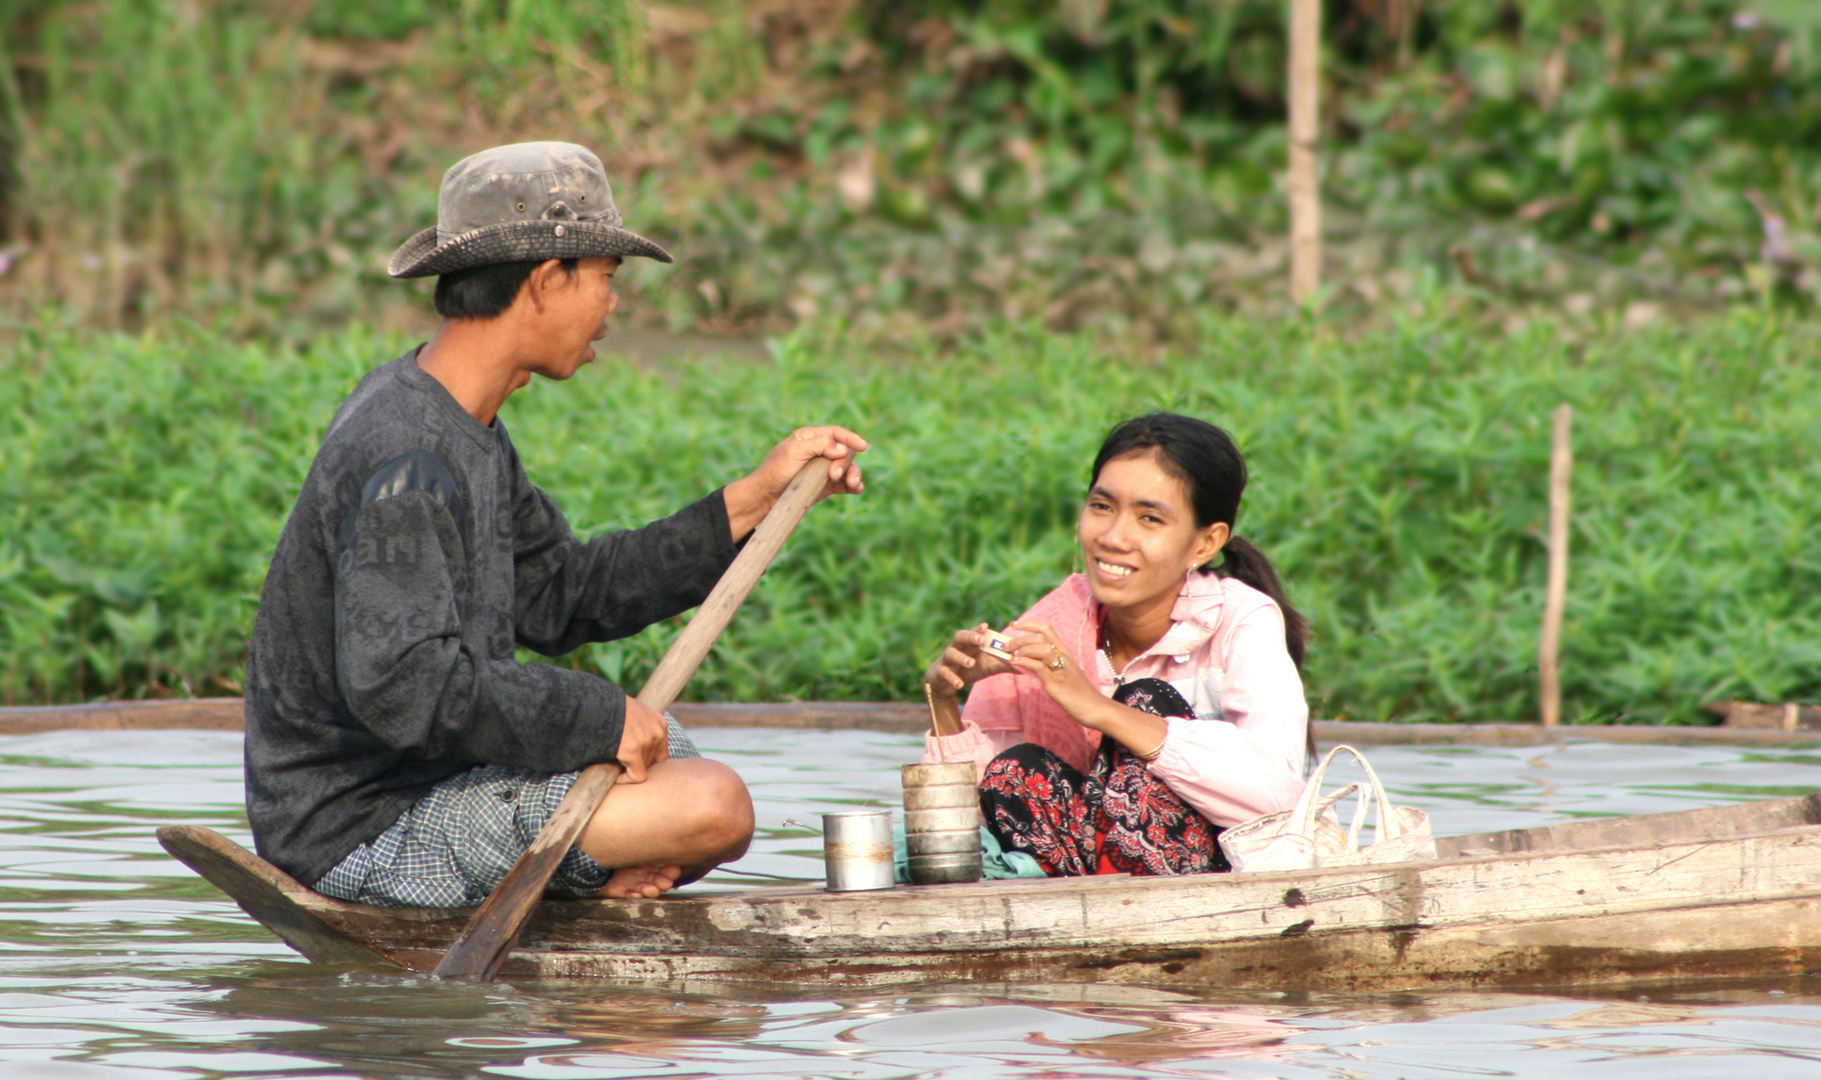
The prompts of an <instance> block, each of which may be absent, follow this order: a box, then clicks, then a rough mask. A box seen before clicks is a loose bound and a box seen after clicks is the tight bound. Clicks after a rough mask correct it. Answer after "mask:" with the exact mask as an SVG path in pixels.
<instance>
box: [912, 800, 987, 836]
mask: <svg viewBox="0 0 1821 1080" xmlns="http://www.w3.org/2000/svg"><path fill="white" fill-rule="evenodd" d="M979 826H980V804H979V803H978V802H976V803H974V804H973V805H972V806H944V807H940V808H938V809H935V810H906V811H905V812H904V834H905V835H906V836H914V835H916V834H917V833H928V832H962V831H965V830H970V829H976V828H978V827H979Z"/></svg>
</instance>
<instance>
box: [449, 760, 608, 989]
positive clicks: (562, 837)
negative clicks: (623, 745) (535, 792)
mask: <svg viewBox="0 0 1821 1080" xmlns="http://www.w3.org/2000/svg"><path fill="white" fill-rule="evenodd" d="M619 776H620V767H619V766H618V765H615V764H612V763H611V762H608V763H603V764H600V765H590V766H589V767H588V768H586V769H583V770H582V773H581V775H580V776H578V777H576V778H575V784H574V786H572V787H570V789H569V794H567V795H565V796H563V801H562V803H560V804H559V805H558V806H557V808H556V813H554V814H552V815H550V820H549V821H546V822H545V823H544V827H543V828H542V829H540V830H539V831H538V834H537V838H536V839H535V840H533V841H532V842H531V846H530V847H529V848H527V849H526V850H525V854H523V855H521V856H519V860H518V862H517V863H515V864H513V867H512V870H511V872H509V873H508V874H507V875H506V876H505V878H504V879H503V880H501V881H500V883H499V885H498V886H497V887H495V888H494V890H493V893H492V895H490V896H488V897H487V902H486V903H484V904H482V905H481V906H480V907H478V908H476V909H475V910H474V914H473V915H471V916H469V918H468V925H466V926H464V927H462V932H461V936H459V937H457V938H456V939H455V944H454V945H452V946H450V947H449V951H448V952H447V953H444V954H443V958H442V960H441V961H439V962H438V963H437V965H436V967H435V969H434V970H432V971H431V974H432V975H434V976H436V977H437V978H439V979H468V980H472V981H476V982H491V981H493V977H494V976H495V975H497V974H499V969H500V966H501V965H502V964H504V963H505V962H506V957H507V956H509V955H510V954H511V953H512V947H513V946H514V945H516V944H517V943H518V936H519V932H520V931H521V930H523V929H524V927H525V923H526V921H527V920H528V919H530V918H531V912H532V911H533V910H534V909H535V908H536V907H537V902H538V901H539V900H541V899H543V897H544V887H545V886H546V885H548V884H550V879H551V878H553V877H555V876H556V869H557V867H558V866H560V865H561V864H562V862H563V857H564V856H565V855H567V854H569V849H570V848H571V847H573V846H574V845H575V842H576V841H577V840H579V839H580V838H581V836H582V830H583V829H585V828H587V826H588V820H589V819H590V818H592V817H593V816H594V811H595V808H596V807H598V806H600V805H601V800H602V799H604V798H606V797H607V790H608V789H609V788H611V787H613V782H614V781H615V780H617V779H619Z"/></svg>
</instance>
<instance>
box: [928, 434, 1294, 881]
mask: <svg viewBox="0 0 1821 1080" xmlns="http://www.w3.org/2000/svg"><path fill="white" fill-rule="evenodd" d="M1091 475H1092V481H1091V483H1090V486H1089V489H1088V494H1087V501H1086V504H1085V505H1084V506H1083V507H1082V510H1081V518H1080V521H1079V523H1078V524H1077V527H1076V534H1077V538H1078V539H1079V541H1080V543H1081V555H1082V560H1083V563H1084V565H1085V566H1086V568H1087V572H1086V573H1085V574H1073V575H1071V576H1070V577H1069V578H1068V579H1067V580H1065V581H1063V583H1062V584H1061V585H1059V586H1057V588H1056V589H1055V590H1054V591H1052V592H1051V593H1050V594H1049V595H1048V596H1045V597H1044V598H1043V599H1042V600H1040V601H1038V603H1037V605H1036V606H1035V607H1033V608H1031V610H1030V611H1028V612H1026V613H1025V614H1024V616H1023V617H1022V618H1020V619H1019V620H1018V621H1016V622H1014V623H1012V625H1011V627H1010V629H1009V630H1008V631H1006V634H1005V635H994V634H993V632H992V630H991V628H990V627H988V626H986V625H985V624H981V625H980V626H977V627H974V628H973V629H968V630H961V631H959V632H957V633H956V634H955V636H954V638H953V640H952V641H951V642H950V643H949V645H948V647H947V648H946V649H944V650H943V653H942V656H941V657H940V658H938V659H937V660H936V662H935V663H934V664H932V665H931V666H930V669H929V671H928V673H927V674H926V675H925V677H924V683H925V688H926V690H927V691H928V693H929V695H930V701H931V705H932V711H933V712H934V714H935V716H936V720H937V728H938V730H937V731H934V732H932V733H931V734H930V737H929V739H928V740H927V743H928V745H927V748H926V753H925V760H926V761H967V760H972V761H974V762H975V763H976V767H977V768H979V770H980V775H981V780H980V806H981V811H982V813H983V814H984V816H985V818H986V823H987V828H989V829H990V830H992V832H993V834H994V835H995V836H996V837H997V838H998V839H999V842H1000V844H1001V845H1002V846H1003V847H1004V848H1005V849H1006V850H1007V851H1013V850H1016V851H1024V852H1028V853H1029V854H1031V855H1032V856H1034V857H1035V858H1036V859H1037V862H1038V863H1039V864H1040V865H1041V866H1042V867H1043V869H1044V872H1045V873H1048V874H1051V875H1060V876H1074V875H1081V874H1106V873H1130V874H1193V873H1204V872H1208V871H1216V870H1226V869H1228V866H1227V863H1226V860H1225V859H1224V858H1223V857H1222V856H1221V854H1220V850H1219V848H1218V846H1217V845H1216V843H1215V838H1216V837H1217V836H1218V835H1219V833H1220V830H1221V829H1222V828H1225V827H1227V826H1230V825H1236V824H1238V823H1240V822H1242V821H1245V820H1247V819H1249V818H1252V817H1256V816H1257V815H1259V814H1264V813H1269V812H1271V811H1273V810H1282V809H1286V808H1288V807H1290V806H1292V805H1293V804H1294V803H1295V802H1296V798H1297V796H1298V795H1300V794H1301V793H1302V787H1303V780H1302V777H1303V768H1304V763H1305V757H1306V754H1307V749H1308V743H1309V710H1308V705H1307V703H1306V702H1305V701H1304V699H1303V687H1302V678H1301V676H1300V674H1299V671H1300V668H1301V666H1302V659H1303V641H1304V635H1305V629H1304V622H1303V619H1302V616H1301V615H1299V614H1297V612H1296V610H1295V609H1294V608H1292V607H1291V606H1290V602H1289V599H1288V598H1287V597H1286V596H1285V595H1284V591H1283V587H1282V586H1281V585H1280V584H1279V583H1278V580H1277V574H1276V571H1275V570H1273V569H1272V567H1271V563H1270V560H1268V559H1266V558H1265V556H1264V554H1263V553H1262V552H1260V551H1259V550H1258V549H1257V548H1256V547H1254V546H1252V545H1251V544H1250V543H1248V542H1247V541H1245V540H1242V539H1240V538H1239V537H1237V536H1235V535H1233V520H1234V518H1235V517H1236V516H1237V515H1238V512H1239V499H1240V495H1241V494H1242V493H1243V492H1244V490H1245V486H1246V466H1245V459H1244V458H1243V457H1241V455H1240V453H1239V449H1238V448H1237V447H1236V446H1235V445H1234V444H1233V440H1232V438H1231V437H1230V436H1228V435H1227V433H1226V432H1225V431H1222V430H1221V429H1220V428H1217V427H1215V426H1214V425H1212V424H1209V423H1206V422H1204V421H1201V420H1196V419H1194V418H1192V417H1187V416H1177V415H1174V414H1170V413H1157V414H1153V415H1150V416H1141V417H1138V418H1137V419H1134V420H1128V421H1126V422H1125V423H1123V424H1120V425H1119V426H1118V427H1116V428H1114V429H1113V431H1112V433H1111V434H1110V435H1108V436H1107V438H1106V441H1105V442H1104V443H1103V444H1102V445H1101V447H1100V453H1099V455H1098V456H1096V457H1095V459H1094V468H1093V472H1092V474H1091ZM1223 554H1224V558H1222V557H1221V556H1223ZM1217 559H1218V560H1219V561H1218V564H1217V562H1216V560H1217ZM995 636H1002V637H1004V638H1005V639H1006V640H1005V642H1004V649H1003V651H1004V652H1005V653H1006V654H1007V655H1009V656H1010V657H1011V659H1010V660H1006V659H1002V658H1001V657H999V656H995V655H993V654H992V653H991V652H987V651H983V649H982V647H983V646H986V645H988V644H989V642H990V641H991V640H992V638H993V637H995ZM976 683H977V684H978V685H975V684H976ZM969 686H974V689H973V690H972V691H971V693H970V694H969V696H968V701H967V708H966V711H965V712H961V713H960V714H959V719H957V718H956V717H957V701H958V697H959V694H960V691H962V690H963V689H966V688H967V687H969ZM957 728H958V729H959V730H956V729H957Z"/></svg>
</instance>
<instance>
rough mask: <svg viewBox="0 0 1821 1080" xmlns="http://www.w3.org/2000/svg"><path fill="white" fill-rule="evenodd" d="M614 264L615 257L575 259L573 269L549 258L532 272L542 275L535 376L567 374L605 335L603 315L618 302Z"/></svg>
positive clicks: (617, 262)
mask: <svg viewBox="0 0 1821 1080" xmlns="http://www.w3.org/2000/svg"><path fill="white" fill-rule="evenodd" d="M619 268H620V260H619V259H618V258H616V257H614V256H612V255H607V256H600V257H595V258H589V259H582V260H580V261H579V262H577V263H576V267H575V272H574V273H573V274H565V273H564V272H563V268H562V266H561V264H559V263H557V262H555V261H554V260H552V261H551V262H550V263H547V264H546V265H545V266H543V267H540V268H539V269H538V270H537V271H535V272H534V273H537V274H543V275H544V278H543V282H542V287H541V289H539V297H540V299H541V300H542V311H540V312H539V314H538V320H537V322H538V326H537V329H538V332H539V338H540V342H541V346H540V348H539V349H538V352H539V360H540V361H541V362H540V364H539V365H538V366H537V367H535V368H534V369H533V370H535V371H536V372H537V373H538V374H539V375H542V376H544V377H545V378H547V379H567V378H569V377H570V376H571V375H574V374H575V373H576V372H577V371H579V370H581V367H582V365H583V364H586V363H587V362H588V361H590V360H593V359H594V347H593V344H592V343H593V342H596V341H599V340H600V339H601V338H603V337H605V336H606V334H607V316H609V315H611V314H613V312H614V310H615V309H616V308H618V307H619V306H620V297H619V294H618V293H616V292H614V291H613V275H614V273H615V272H616V271H618V270H619ZM528 284H529V283H528ZM534 287H536V286H535V285H534Z"/></svg>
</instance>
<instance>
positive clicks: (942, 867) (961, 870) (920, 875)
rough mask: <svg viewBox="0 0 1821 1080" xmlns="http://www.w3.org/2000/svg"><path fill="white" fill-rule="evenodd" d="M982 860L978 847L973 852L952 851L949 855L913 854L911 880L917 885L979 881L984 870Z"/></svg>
mask: <svg viewBox="0 0 1821 1080" xmlns="http://www.w3.org/2000/svg"><path fill="white" fill-rule="evenodd" d="M982 862H983V860H982V858H981V854H980V851H979V849H978V848H976V849H975V850H973V851H971V852H965V853H963V852H952V853H950V854H947V855H913V856H911V873H912V875H913V876H912V878H911V881H912V883H913V884H916V885H945V884H948V883H950V882H962V881H979V880H980V877H981V874H982V873H983V871H984V867H983V865H982Z"/></svg>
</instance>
